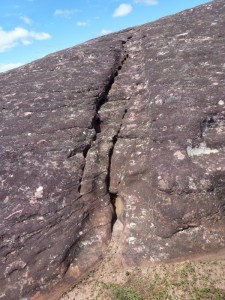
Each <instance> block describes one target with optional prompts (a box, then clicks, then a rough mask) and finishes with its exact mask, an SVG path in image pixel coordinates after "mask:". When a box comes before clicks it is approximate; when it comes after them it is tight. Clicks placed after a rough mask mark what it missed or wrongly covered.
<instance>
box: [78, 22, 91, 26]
mask: <svg viewBox="0 0 225 300" xmlns="http://www.w3.org/2000/svg"><path fill="white" fill-rule="evenodd" d="M88 24H89V23H88V22H81V21H78V22H77V26H79V27H82V26H88Z"/></svg>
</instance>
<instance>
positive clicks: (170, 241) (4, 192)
mask: <svg viewBox="0 0 225 300" xmlns="http://www.w3.org/2000/svg"><path fill="white" fill-rule="evenodd" d="M224 28H225V4H224V2H223V1H222V0H217V1H214V2H212V3H209V4H205V5H202V6H199V7H197V8H194V9H191V10H187V11H184V12H182V13H179V14H177V15H174V16H171V17H167V18H164V19H161V20H159V21H156V22H153V23H149V24H146V25H143V26H140V27H136V28H130V29H128V30H125V31H121V32H119V33H115V34H111V35H109V36H105V37H101V38H98V39H95V40H92V41H89V42H87V43H84V44H82V45H79V46H77V47H73V48H70V49H67V50H63V51H60V52H57V53H54V54H51V55H48V56H46V57H45V58H43V59H40V60H37V61H35V62H32V63H30V64H28V65H25V66H22V67H20V68H18V69H15V70H12V71H9V72H7V73H3V74H1V75H0V91H1V92H0V114H1V118H0V140H1V142H0V147H1V148H0V155H1V167H0V178H1V189H0V200H1V203H0V205H1V210H0V220H1V223H0V228H1V244H0V256H1V263H0V271H1V272H0V273H1V275H0V284H1V291H0V299H7V300H11V299H12V300H14V299H22V298H23V299H57V297H58V296H59V295H60V293H61V292H62V291H63V290H65V289H66V288H67V287H68V286H69V285H71V284H72V283H73V282H76V281H77V280H79V279H80V278H81V276H82V275H84V274H86V273H87V272H88V271H89V270H90V269H91V268H92V267H93V266H94V265H95V264H96V263H97V262H99V261H100V260H101V258H102V256H103V255H104V251H106V247H107V245H108V243H109V241H110V237H111V232H112V229H113V224H114V221H115V212H114V211H115V206H118V203H119V204H120V205H119V209H118V207H116V212H117V214H118V218H119V219H120V221H121V222H122V223H123V225H124V230H123V233H122V239H121V241H120V245H119V247H118V249H117V253H116V257H117V259H118V260H119V261H120V262H122V263H123V264H126V265H133V264H138V265H141V264H143V263H145V264H146V263H148V262H155V261H162V260H170V259H176V258H182V257H186V256H190V255H194V254H199V253H207V252H211V251H216V250H217V249H219V248H223V247H225V215H224V208H225V142H224V141H225V96H224V95H225V77H224V74H225V61H224V52H225V46H224V45H225V36H224ZM118 210H120V211H119V212H118ZM53 286H57V288H56V287H55V288H53Z"/></svg>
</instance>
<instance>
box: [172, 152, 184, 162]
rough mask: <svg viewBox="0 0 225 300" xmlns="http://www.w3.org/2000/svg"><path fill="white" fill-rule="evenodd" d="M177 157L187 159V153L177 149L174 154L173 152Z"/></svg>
mask: <svg viewBox="0 0 225 300" xmlns="http://www.w3.org/2000/svg"><path fill="white" fill-rule="evenodd" d="M173 155H174V156H175V157H176V158H177V159H179V160H183V159H185V155H184V154H183V153H182V152H181V151H179V150H178V151H176V152H175V153H174V154H173Z"/></svg>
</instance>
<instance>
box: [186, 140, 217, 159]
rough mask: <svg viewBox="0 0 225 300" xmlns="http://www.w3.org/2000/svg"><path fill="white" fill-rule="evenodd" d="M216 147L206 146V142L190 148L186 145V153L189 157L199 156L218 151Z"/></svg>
mask: <svg viewBox="0 0 225 300" xmlns="http://www.w3.org/2000/svg"><path fill="white" fill-rule="evenodd" d="M218 152H219V150H218V149H211V148H209V147H207V146H206V143H201V144H200V145H199V147H195V148H192V147H190V146H188V147H187V154H188V156H189V157H193V156H200V155H209V154H213V153H218Z"/></svg>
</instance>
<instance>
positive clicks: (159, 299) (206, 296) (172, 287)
mask: <svg viewBox="0 0 225 300" xmlns="http://www.w3.org/2000/svg"><path fill="white" fill-rule="evenodd" d="M223 267H224V266H222V268H223ZM224 281H225V278H223V277H221V276H218V274H217V268H215V269H213V268H212V266H211V265H210V264H208V263H198V264H196V263H195V264H194V263H190V262H187V263H182V264H174V265H173V266H172V267H171V265H163V266H161V267H155V269H154V268H153V269H151V270H149V271H148V272H147V273H145V274H144V273H143V272H142V271H141V270H134V271H129V272H126V273H125V275H124V281H123V283H115V282H113V283H102V288H101V298H100V297H99V299H105V300H106V299H111V300H225V291H224V290H220V289H219V288H217V284H219V283H221V284H222V285H223V286H224V284H225V282H224Z"/></svg>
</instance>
